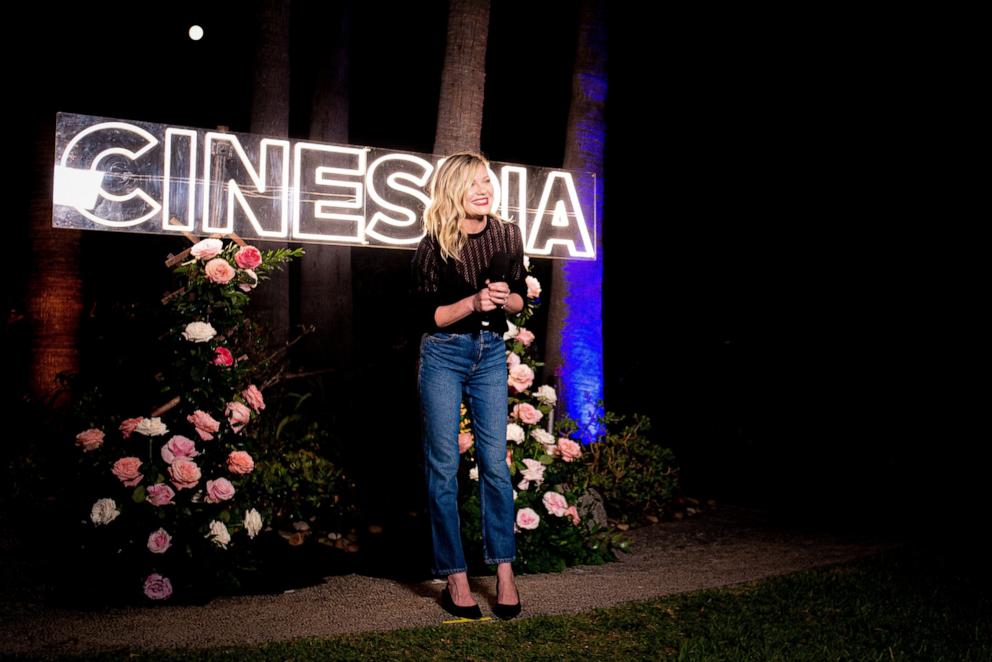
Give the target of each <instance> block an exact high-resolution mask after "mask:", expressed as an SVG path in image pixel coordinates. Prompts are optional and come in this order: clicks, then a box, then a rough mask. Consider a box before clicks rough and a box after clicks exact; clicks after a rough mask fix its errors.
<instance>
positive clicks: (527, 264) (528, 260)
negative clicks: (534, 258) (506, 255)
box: [524, 255, 530, 269]
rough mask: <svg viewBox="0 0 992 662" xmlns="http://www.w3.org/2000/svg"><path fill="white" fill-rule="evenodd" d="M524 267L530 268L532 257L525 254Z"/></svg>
mask: <svg viewBox="0 0 992 662" xmlns="http://www.w3.org/2000/svg"><path fill="white" fill-rule="evenodd" d="M524 269H530V258H529V257H528V256H526V255H524Z"/></svg>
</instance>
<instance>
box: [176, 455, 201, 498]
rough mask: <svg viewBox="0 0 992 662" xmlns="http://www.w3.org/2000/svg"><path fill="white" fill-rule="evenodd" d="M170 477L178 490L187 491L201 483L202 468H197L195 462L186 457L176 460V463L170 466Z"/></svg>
mask: <svg viewBox="0 0 992 662" xmlns="http://www.w3.org/2000/svg"><path fill="white" fill-rule="evenodd" d="M169 475H170V476H171V477H172V483H173V484H174V485H175V486H176V489H180V490H185V489H189V488H192V487H196V484H197V483H198V482H200V476H201V474H200V467H198V466H196V463H195V462H193V460H187V459H186V458H185V457H179V458H176V461H175V462H173V463H172V464H170V465H169Z"/></svg>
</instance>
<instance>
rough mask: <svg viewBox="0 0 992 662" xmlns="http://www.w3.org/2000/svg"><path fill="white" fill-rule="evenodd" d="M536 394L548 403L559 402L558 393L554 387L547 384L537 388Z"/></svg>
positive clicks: (539, 398)
mask: <svg viewBox="0 0 992 662" xmlns="http://www.w3.org/2000/svg"><path fill="white" fill-rule="evenodd" d="M534 396H535V397H536V398H537V399H538V400H540V401H541V402H543V403H544V404H546V405H553V404H555V403H556V402H558V394H557V393H555V389H554V387H551V386H548V385H547V384H545V385H544V386H542V387H541V388H539V389H537V392H535V393H534Z"/></svg>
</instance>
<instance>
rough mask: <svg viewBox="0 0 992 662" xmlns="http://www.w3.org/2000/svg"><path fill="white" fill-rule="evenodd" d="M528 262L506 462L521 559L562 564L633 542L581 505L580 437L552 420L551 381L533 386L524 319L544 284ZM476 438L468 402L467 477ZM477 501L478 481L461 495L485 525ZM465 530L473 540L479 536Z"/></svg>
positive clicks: (470, 521)
mask: <svg viewBox="0 0 992 662" xmlns="http://www.w3.org/2000/svg"><path fill="white" fill-rule="evenodd" d="M524 263H525V266H526V269H527V271H528V275H527V276H526V282H527V298H526V301H525V302H524V303H525V305H524V308H523V310H521V311H520V313H518V314H517V315H516V316H515V317H514V319H513V320H508V326H509V329H508V331H507V332H506V334H504V340H505V341H506V345H507V350H506V357H507V358H506V361H507V369H508V378H507V388H508V390H509V412H508V419H507V420H508V423H507V426H506V438H507V446H508V447H507V453H506V463H507V465H508V466H509V467H510V474H511V476H512V477H513V480H514V481H515V488H516V489H514V491H513V498H514V501H515V503H516V506H517V508H516V521H515V523H514V531H515V532H516V533H517V534H518V537H517V552H518V554H517V556H518V565H519V566H520V567H521V568H525V569H527V570H530V571H534V572H542V571H549V570H551V571H554V570H562V569H564V567H566V566H567V565H573V564H575V563H602V562H604V561H606V560H609V559H611V558H612V557H613V554H612V550H613V549H614V548H620V549H623V548H626V546H627V545H628V542H627V541H626V540H624V539H623V538H622V537H621V536H619V535H617V534H613V533H611V532H610V531H608V530H607V528H606V522H605V518H604V521H602V522H597V521H596V520H595V519H594V518H593V517H592V509H591V507H588V506H585V505H580V504H584V503H586V502H585V501H584V500H582V497H583V496H584V495H585V490H584V489H583V488H582V484H583V483H585V481H584V480H583V479H582V477H583V472H584V470H585V465H584V463H583V459H584V457H585V455H584V453H583V449H582V445H581V444H580V443H579V442H576V441H574V440H573V439H571V438H570V437H569V435H568V434H567V433H566V430H567V429H568V427H569V425H568V423H569V422H568V421H567V419H566V420H562V421H559V424H558V425H549V418H550V417H551V416H552V412H553V411H554V408H555V404H556V403H557V399H558V397H557V393H556V391H555V389H554V388H553V387H552V386H550V385H547V384H543V385H540V386H535V379H536V373H537V370H538V369H539V368H540V367H541V366H542V365H543V364H542V363H540V362H538V361H537V360H536V359H535V358H534V357H535V354H536V351H535V347H536V337H535V334H534V333H533V332H532V331H531V330H530V329H528V328H527V327H526V326H525V325H526V324H527V323H528V322H529V321H530V320H531V319H532V318H533V316H534V314H535V312H536V310H537V309H538V307H539V306H540V303H541V301H540V296H541V284H540V281H538V279H537V278H536V277H534V276H533V275H530V273H529V272H530V270H531V269H530V260H529V259H528V258H527V257H526V256H525V258H524ZM572 427H574V424H572ZM556 431H557V432H556ZM473 445H474V438H473V435H472V431H471V420H470V419H469V418H468V416H467V410H466V408H465V407H464V405H463V407H462V421H461V428H460V433H459V437H458V448H459V451H460V452H461V453H462V459H463V463H462V464H463V465H467V467H468V469H467V472H468V476H469V478H470V479H471V480H472V481H478V480H479V469H478V466H477V465H476V458H475V453H474V448H473ZM479 507H480V504H479V496H478V486H477V485H476V486H475V488H473V489H471V490H469V493H468V494H467V495H466V496H465V498H464V501H463V506H462V514H463V520H464V521H465V522H466V526H467V527H470V528H473V527H476V528H477V527H481V515H480V512H479ZM468 538H469V540H472V541H476V540H478V539H479V536H478V535H472V536H468ZM470 544H475V543H474V542H473V543H470Z"/></svg>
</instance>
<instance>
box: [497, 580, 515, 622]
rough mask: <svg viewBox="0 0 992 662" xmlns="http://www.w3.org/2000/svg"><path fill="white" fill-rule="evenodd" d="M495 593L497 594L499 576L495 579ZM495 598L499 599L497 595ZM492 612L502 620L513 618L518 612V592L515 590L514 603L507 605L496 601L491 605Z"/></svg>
mask: <svg viewBox="0 0 992 662" xmlns="http://www.w3.org/2000/svg"><path fill="white" fill-rule="evenodd" d="M496 595H497V596H499V578H497V579H496ZM496 599H497V600H499V598H498V597H497V598H496ZM493 613H494V614H496V616H498V617H499V618H502V619H503V620H507V619H510V618H513V617H514V616H516V615H517V614H519V613H520V592H519V591H517V602H516V604H512V605H507V604H503V603H502V602H496V604H494V605H493Z"/></svg>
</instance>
